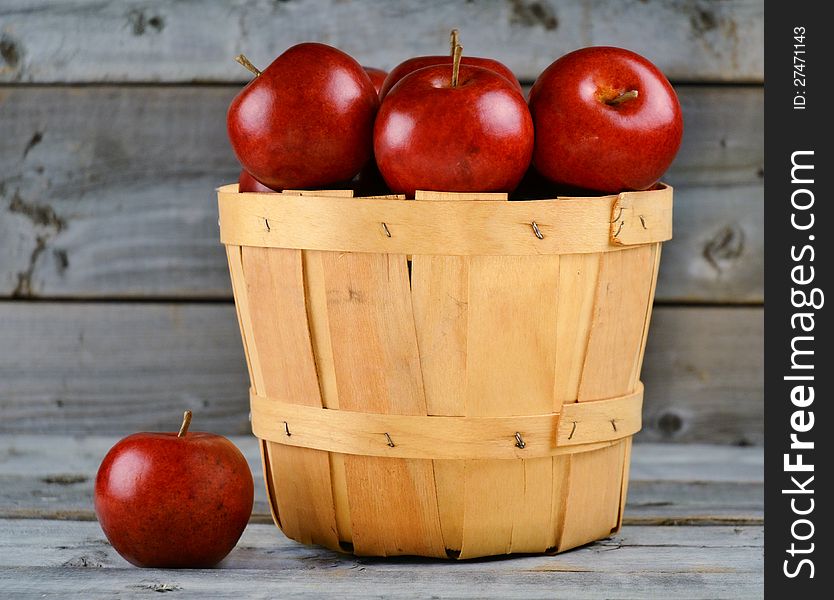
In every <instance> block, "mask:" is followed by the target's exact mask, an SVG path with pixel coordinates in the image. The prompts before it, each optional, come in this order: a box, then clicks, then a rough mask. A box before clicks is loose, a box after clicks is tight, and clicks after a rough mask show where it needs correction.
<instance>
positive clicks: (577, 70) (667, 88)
mask: <svg viewBox="0 0 834 600" xmlns="http://www.w3.org/2000/svg"><path fill="white" fill-rule="evenodd" d="M530 112H531V114H532V115H533V122H534V124H535V127H536V145H535V150H534V152H533V165H534V166H535V168H536V169H537V170H538V171H539V173H541V174H542V175H543V176H544V177H546V178H547V179H549V180H550V181H552V182H555V183H559V184H563V185H568V186H575V187H580V188H587V189H591V190H598V191H601V192H606V193H617V192H621V191H623V190H643V189H647V188H649V187H651V186H652V185H654V184H655V183H656V182H657V181H658V179H660V177H661V176H662V175H663V173H664V172H665V171H666V169H667V168H668V167H669V165H670V164H671V163H672V160H674V158H675V154H676V153H677V151H678V148H679V147H680V143H681V136H682V134H683V119H682V117H681V108H680V104H679V103H678V98H677V95H676V94H675V90H674V89H672V86H671V85H670V84H669V81H668V80H667V79H666V77H664V76H663V73H661V72H660V70H658V68H657V67H655V66H654V65H653V64H652V63H650V62H649V61H648V60H646V59H645V58H643V57H642V56H640V55H639V54H635V53H634V52H631V51H629V50H624V49H622V48H612V47H604V46H599V47H591V48H583V49H581V50H576V51H574V52H571V53H569V54H566V55H565V56H563V57H561V58H560V59H558V60H557V61H556V62H554V63H553V64H551V65H550V66H549V67H548V68H547V69H545V70H544V72H542V74H541V75H540V76H539V78H538V79H537V80H536V83H535V84H534V85H533V87H532V89H531V90H530Z"/></svg>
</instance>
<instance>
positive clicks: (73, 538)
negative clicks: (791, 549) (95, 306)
mask: <svg viewBox="0 0 834 600" xmlns="http://www.w3.org/2000/svg"><path fill="white" fill-rule="evenodd" d="M0 532H2V535H0V540H8V541H0V586H2V589H4V590H5V591H6V592H7V593H9V594H12V595H13V596H14V597H29V596H33V597H34V596H35V595H38V597H61V598H66V597H78V596H83V597H85V598H105V597H113V596H114V595H118V596H119V597H134V596H139V595H142V594H147V593H148V592H152V591H157V592H160V591H175V592H176V593H177V597H205V596H206V595H210V596H211V597H212V598H231V597H234V598H240V597H246V598H249V597H252V598H261V597H263V598H266V597H274V596H275V595H276V594H279V595H280V597H282V598H300V597H311V596H314V597H328V596H331V595H332V596H338V597H340V598H366V597H369V596H374V597H385V598H427V597H443V598H553V597H565V598H578V599H581V598H600V597H606V598H635V597H640V598H650V597H651V598H653V597H669V593H670V591H672V590H674V591H675V592H676V593H677V595H680V596H682V597H687V598H756V597H761V593H762V578H761V569H762V544H763V532H762V528H761V527H663V528H660V527H627V528H624V529H623V531H622V532H621V533H620V534H618V535H616V536H613V537H612V538H609V539H607V540H604V541H602V542H598V543H595V544H591V545H588V546H585V547H583V548H580V549H577V550H574V551H571V552H568V553H564V554H561V555H557V556H524V557H513V558H508V559H504V560H479V561H465V562H449V561H438V560H432V561H427V560H420V559H414V558H395V559H382V560H381V559H371V558H354V557H350V556H344V555H339V554H336V553H333V552H330V551H328V550H324V549H321V548H316V547H305V546H301V545H299V544H295V543H293V542H290V541H288V540H286V539H285V538H283V537H282V536H281V535H280V534H278V533H277V532H276V531H275V529H274V528H272V527H271V526H267V525H250V526H249V527H248V528H247V530H246V531H245V532H244V534H243V537H242V538H241V541H240V543H239V544H238V546H237V548H236V549H235V550H233V551H232V553H231V554H230V556H229V557H228V558H227V559H226V560H225V561H224V562H223V563H221V566H220V568H218V569H212V570H179V571H173V570H168V571H164V570H155V569H136V568H132V567H130V566H129V565H127V563H125V562H124V561H123V560H122V559H121V558H119V557H118V556H117V555H116V554H115V552H114V551H113V550H112V548H111V547H110V546H109V545H108V544H107V543H106V541H105V540H104V539H103V536H102V534H101V532H100V530H99V529H98V526H97V524H95V523H74V522H64V523H56V522H43V521H6V520H0Z"/></svg>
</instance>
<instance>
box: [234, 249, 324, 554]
mask: <svg viewBox="0 0 834 600" xmlns="http://www.w3.org/2000/svg"><path fill="white" fill-rule="evenodd" d="M241 250H242V263H243V274H244V281H243V286H245V288H246V291H245V294H246V296H245V302H246V305H247V308H248V319H249V325H250V327H251V334H252V335H251V337H249V334H248V332H247V334H246V336H247V339H246V348H247V349H249V350H250V352H249V361H250V368H251V370H252V371H253V373H256V374H257V375H256V376H255V379H254V380H253V381H252V384H253V385H254V388H255V391H256V393H259V394H264V395H270V396H275V397H278V398H283V399H285V401H287V402H293V403H296V404H300V405H304V406H313V407H316V408H321V407H322V399H321V393H320V391H319V383H318V376H317V371H316V364H315V359H314V357H313V348H312V342H311V340H310V330H309V327H308V325H307V306H306V297H305V288H304V276H303V272H302V256H301V254H302V253H301V251H299V250H286V249H282V248H242V249H241ZM236 287H237V285H236ZM241 318H246V315H242V314H241ZM252 348H254V349H255V352H254V354H253V352H252ZM264 450H265V453H264V460H265V466H266V468H267V469H269V471H270V473H271V492H272V493H271V494H270V499H271V500H272V501H273V502H274V503H275V512H276V515H277V518H278V520H279V522H280V524H281V527H282V529H283V530H284V531H285V533H286V534H287V536H289V537H291V538H293V539H296V540H299V541H301V542H304V543H314V544H322V545H329V546H331V547H336V546H337V545H338V541H339V540H338V532H337V529H336V513H335V508H334V502H333V495H332V492H331V489H332V485H331V481H330V460H329V457H328V455H327V453H326V452H321V451H318V450H311V449H308V448H294V447H287V446H284V445H281V444H272V443H270V444H266V445H265V446H264Z"/></svg>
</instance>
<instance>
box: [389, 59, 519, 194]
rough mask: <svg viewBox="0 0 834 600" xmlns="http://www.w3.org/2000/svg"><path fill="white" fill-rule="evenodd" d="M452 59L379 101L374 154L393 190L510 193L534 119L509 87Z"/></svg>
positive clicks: (419, 73)
mask: <svg viewBox="0 0 834 600" xmlns="http://www.w3.org/2000/svg"><path fill="white" fill-rule="evenodd" d="M461 50H462V49H461V48H460V46H458V47H457V52H456V54H455V58H454V61H453V62H452V63H451V64H441V65H433V66H428V67H424V68H422V69H419V70H417V71H414V72H412V73H411V74H409V75H407V76H406V77H404V78H403V79H402V80H400V81H399V83H397V85H395V86H394V87H393V88H392V89H391V91H390V92H389V94H388V95H387V96H386V97H385V100H384V101H383V103H382V107H381V108H380V111H379V115H378V116H377V120H376V125H375V128H374V153H375V155H376V161H377V165H378V166H379V170H380V172H381V173H382V176H383V178H384V179H385V182H386V183H387V184H388V186H389V187H390V188H391V190H392V191H393V192H395V193H402V194H406V195H408V196H413V195H414V192H415V190H417V189H422V190H440V191H450V192H510V191H512V190H513V189H514V188H515V187H516V185H518V182H519V181H520V180H521V178H522V177H523V176H524V173H525V171H526V170H527V167H528V165H529V164H530V156H531V153H532V151H533V122H532V119H531V118H530V112H529V110H528V108H527V104H526V103H525V101H524V98H523V97H522V96H521V94H519V93H518V91H517V90H516V88H515V87H514V86H513V84H512V83H510V82H509V81H507V79H506V78H505V77H503V76H501V75H499V74H498V73H496V72H495V71H492V70H490V69H486V68H483V67H476V66H472V65H466V64H461V60H460V51H461Z"/></svg>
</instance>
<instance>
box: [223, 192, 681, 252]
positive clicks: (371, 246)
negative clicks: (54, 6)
mask: <svg viewBox="0 0 834 600" xmlns="http://www.w3.org/2000/svg"><path fill="white" fill-rule="evenodd" d="M217 198H218V207H219V211H220V239H221V240H222V241H223V243H224V244H227V245H235V246H259V247H266V248H291V249H297V250H328V251H336V252H372V253H382V254H408V255H414V254H424V255H446V256H475V255H485V256H496V255H504V256H523V255H535V254H580V253H592V252H609V251H613V250H622V249H623V247H624V246H632V245H639V244H649V243H657V242H664V241H666V240H668V239H670V238H671V237H672V188H671V187H670V186H668V185H665V184H661V185H660V187H659V188H658V189H655V190H649V191H644V192H623V193H621V194H618V195H611V196H597V197H590V198H554V199H552V200H530V201H523V202H507V201H505V200H484V199H481V200H454V201H434V200H433V201H425V200H401V199H393V198H387V199H379V198H377V199H373V198H340V197H327V196H324V195H322V196H316V195H305V196H297V195H291V194H256V193H245V194H240V193H238V191H237V185H235V184H232V185H227V186H223V187H221V188H219V189H218V190H217Z"/></svg>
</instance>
